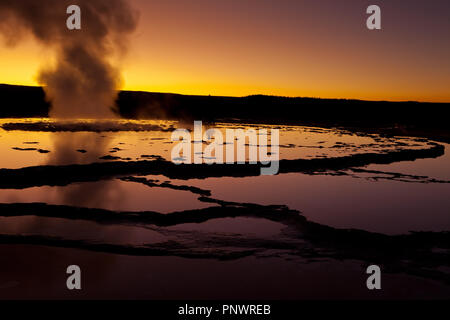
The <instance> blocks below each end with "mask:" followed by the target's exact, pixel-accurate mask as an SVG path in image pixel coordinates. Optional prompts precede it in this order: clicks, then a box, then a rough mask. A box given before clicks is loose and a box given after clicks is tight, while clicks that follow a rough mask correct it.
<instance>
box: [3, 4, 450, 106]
mask: <svg viewBox="0 0 450 320" xmlns="http://www.w3.org/2000/svg"><path fill="white" fill-rule="evenodd" d="M130 1H131V2H132V3H133V6H134V7H135V8H136V9H137V10H138V11H139V13H140V20H139V21H140V22H139V27H138V29H137V30H136V32H135V33H134V34H133V36H132V39H131V42H130V44H129V48H128V49H129V50H128V54H127V55H126V57H125V58H123V60H122V61H121V69H122V75H123V80H124V82H123V87H122V88H123V89H127V90H143V91H155V92H173V93H182V94H200V95H208V94H211V95H226V96H245V95H251V94H270V95H283V96H314V97H322V98H357V99H369V100H418V101H434V102H450V89H449V88H450V18H449V16H450V1H447V0H443V1H440V0H437V1H422V0H411V1H398V0H397V1H396V0H393V1H372V2H373V3H372V2H369V1H363V0H343V1H331V0H323V1H313V0H304V1H301V0H296V1H290V0H280V1H269V0H241V1H237V0H228V1H212V0H192V1H186V0H166V1H151V0H130ZM75 2H76V1H74V3H75ZM370 4H378V5H380V7H381V8H382V28H383V29H382V30H381V31H369V30H368V29H367V28H366V18H367V15H366V13H365V11H366V8H367V6H368V5H370ZM51 55H52V53H51V49H49V48H44V47H42V46H41V45H39V44H37V43H36V42H35V41H34V40H33V39H32V38H31V37H29V38H25V39H23V41H21V42H20V43H19V44H18V45H17V46H15V47H12V48H11V47H7V46H6V45H5V44H4V43H3V42H2V41H0V83H9V84H22V85H37V82H36V80H35V79H36V75H37V73H38V70H39V68H41V67H42V66H45V65H46V64H47V63H49V57H51Z"/></svg>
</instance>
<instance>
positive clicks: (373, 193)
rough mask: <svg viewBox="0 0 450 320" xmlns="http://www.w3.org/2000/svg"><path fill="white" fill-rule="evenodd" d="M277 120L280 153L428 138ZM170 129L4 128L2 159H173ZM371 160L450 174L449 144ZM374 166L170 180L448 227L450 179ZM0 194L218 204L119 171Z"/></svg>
mask: <svg viewBox="0 0 450 320" xmlns="http://www.w3.org/2000/svg"><path fill="white" fill-rule="evenodd" d="M21 121H25V122H33V121H38V120H17V119H4V120H1V121H0V124H1V123H8V122H21ZM39 121H41V120H39ZM122 122H123V121H122ZM132 123H134V124H136V123H137V124H141V123H151V124H158V125H159V124H163V125H164V126H166V127H167V126H169V125H171V124H173V122H161V121H155V122H151V121H143V122H140V121H133V122H132ZM179 126H182V125H181V124H180V125H179ZM214 127H217V128H219V129H221V130H225V129H226V128H243V129H246V128H256V129H258V128H270V126H251V125H248V126H243V125H241V124H240V125H226V124H216V125H215V126H214ZM208 128H210V127H208V126H205V127H204V130H203V132H205V131H206V129H208ZM273 128H279V129H280V155H281V158H282V159H296V158H314V157H323V156H326V157H336V156H343V155H349V154H354V153H367V152H384V151H387V150H398V149H402V148H412V149H416V148H421V147H423V146H425V145H426V142H423V141H422V140H421V139H414V138H398V139H392V138H390V139H389V138H380V137H378V136H376V135H365V136H357V135H355V134H351V133H348V132H344V131H337V130H330V129H321V128H310V127H285V126H283V127H278V126H273ZM189 129H192V128H189ZM170 135H171V132H170V131H168V132H163V131H148V132H134V131H126V132H101V133H95V132H58V133H51V132H24V131H4V130H1V129H0V150H1V151H2V155H3V157H2V158H1V159H0V167H6V168H19V167H23V166H32V165H40V164H52V165H58V164H69V163H90V162H93V161H102V160H99V158H100V157H102V156H105V155H111V156H114V157H120V158H122V159H124V158H128V159H130V160H147V159H152V158H151V157H150V156H152V155H157V156H162V157H164V158H166V159H168V158H170V151H171V147H172V145H171V142H170ZM13 147H20V148H24V147H32V148H33V147H35V148H39V149H45V150H49V151H51V152H50V153H39V152H37V151H18V150H13V149H12V148H13ZM447 150H449V149H448V145H447ZM142 156H147V157H142ZM366 169H368V170H379V171H386V172H400V173H405V174H413V175H425V176H429V177H431V178H436V179H444V180H445V179H446V180H450V156H449V154H448V152H447V153H446V154H445V156H442V157H439V158H437V159H419V160H416V161H406V162H398V163H393V164H389V165H370V166H368V167H367V168H366ZM372 175H373V174H365V173H359V174H356V175H355V176H356V177H351V176H326V175H306V174H299V173H291V174H281V175H277V176H269V177H262V176H261V177H248V178H208V179H205V180H196V179H193V180H188V181H172V183H174V184H180V185H191V186H196V187H200V188H202V189H206V190H211V191H212V197H213V198H216V199H220V200H227V201H236V202H252V203H259V204H267V205H269V204H284V205H288V206H289V207H290V208H292V209H295V210H299V211H301V212H302V213H303V214H304V215H305V216H306V217H307V218H308V219H309V220H311V221H314V222H318V223H321V224H325V225H330V226H333V227H339V228H358V229H364V230H369V231H375V232H383V233H390V234H396V233H406V232H408V231H410V230H414V231H419V230H430V231H441V230H449V229H450V222H449V221H450V219H448V218H449V211H450V200H449V198H448V196H446V195H448V194H450V193H449V192H450V184H448V183H444V184H438V183H418V182H414V181H413V182H400V181H392V180H389V179H385V180H378V181H373V180H368V179H365V178H367V177H370V176H372ZM379 176H380V175H379ZM148 178H150V179H155V178H156V179H157V180H159V181H160V182H163V181H167V180H168V179H167V178H165V177H162V176H149V177H148ZM0 202H1V203H14V202H26V203H30V202H45V203H48V204H63V205H70V206H80V207H90V208H103V209H108V210H115V211H157V212H161V213H169V212H175V211H183V210H190V209H199V208H205V207H209V206H211V204H208V203H204V202H201V201H199V200H198V195H196V194H193V193H191V192H189V191H180V190H172V189H167V188H160V187H152V188H150V187H148V186H146V185H144V184H141V183H137V182H126V181H121V180H118V179H113V180H107V181H97V182H89V183H76V184H71V185H69V186H64V187H49V186H44V187H36V188H28V189H24V190H0ZM191 227H193V226H191ZM257 229H258V230H259V229H261V228H257Z"/></svg>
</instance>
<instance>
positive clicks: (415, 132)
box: [0, 84, 450, 143]
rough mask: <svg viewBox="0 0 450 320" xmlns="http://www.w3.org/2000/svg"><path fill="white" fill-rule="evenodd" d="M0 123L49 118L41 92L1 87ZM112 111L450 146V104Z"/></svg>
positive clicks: (161, 99)
mask: <svg viewBox="0 0 450 320" xmlns="http://www.w3.org/2000/svg"><path fill="white" fill-rule="evenodd" d="M0 101H1V105H2V108H0V118H36V117H40V118H42V117H48V115H49V110H50V108H51V103H49V102H47V101H46V100H45V93H44V90H43V88H41V87H26V86H12V85H2V84H0ZM111 108H112V110H113V111H114V112H115V113H116V114H117V115H119V116H120V117H122V118H124V119H158V120H179V121H184V122H192V121H194V120H202V121H204V122H210V123H211V122H218V121H226V122H241V123H242V122H244V123H255V124H264V123H270V124H278V125H305V126H317V127H324V128H344V129H346V130H350V131H354V132H365V133H379V134H384V135H388V136H395V135H396V136H414V137H424V138H428V139H432V140H435V141H440V142H446V143H450V128H449V126H448V121H447V120H446V119H447V117H446V116H445V114H446V111H447V110H448V109H449V108H450V102H449V103H429V102H413V101H405V102H389V101H363V100H347V99H319V98H300V97H298V98H295V97H292V98H291V97H276V96H263V95H255V96H248V97H217V96H192V95H180V94H170V93H152V92H135V91H121V92H119V94H118V98H117V101H116V105H115V106H111Z"/></svg>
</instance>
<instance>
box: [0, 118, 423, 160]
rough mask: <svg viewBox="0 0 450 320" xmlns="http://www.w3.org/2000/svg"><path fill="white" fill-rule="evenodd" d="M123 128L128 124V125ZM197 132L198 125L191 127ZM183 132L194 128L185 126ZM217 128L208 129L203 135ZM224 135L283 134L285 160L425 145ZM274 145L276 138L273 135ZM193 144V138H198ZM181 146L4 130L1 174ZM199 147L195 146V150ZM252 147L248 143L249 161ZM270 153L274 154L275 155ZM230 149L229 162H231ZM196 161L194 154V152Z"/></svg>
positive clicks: (322, 134) (148, 139) (285, 130)
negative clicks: (249, 149)
mask: <svg viewBox="0 0 450 320" xmlns="http://www.w3.org/2000/svg"><path fill="white" fill-rule="evenodd" d="M38 121H39V122H40V121H42V120H41V119H35V120H32V119H28V120H26V119H25V120H23V119H3V120H0V125H1V124H5V123H11V122H13V123H23V122H27V123H32V122H38ZM122 122H123V121H122ZM132 123H138V124H139V123H145V124H148V123H150V124H155V125H163V126H164V127H165V128H167V127H168V126H169V125H172V124H173V123H174V122H168V121H153V122H152V121H133V122H132ZM190 125H191V126H192V124H190ZM178 126H179V127H186V128H187V129H191V128H189V126H186V125H184V124H179V125H178ZM209 128H211V126H204V128H203V133H204V132H205V131H206V130H207V129H209ZM214 128H218V129H220V130H221V131H222V132H223V135H224V138H225V130H226V129H227V128H229V129H237V128H242V129H249V128H253V129H263V128H265V129H270V128H277V129H280V144H279V146H280V151H279V152H280V158H281V159H299V158H304V159H309V158H317V157H337V156H343V155H349V154H355V153H367V152H383V151H391V150H396V149H402V148H413V149H414V148H421V147H423V146H424V143H423V142H419V141H417V139H406V138H404V139H401V140H400V139H388V138H381V137H378V136H377V135H366V136H358V135H355V134H352V133H349V132H345V131H336V130H332V129H321V128H310V127H288V126H282V127H279V126H256V125H253V126H250V125H248V126H242V125H237V124H236V125H231V124H216V125H214ZM268 138H269V141H270V134H269V137H268ZM192 139H193V134H192ZM175 143H178V142H171V131H141V132H135V131H122V132H101V133H96V132H56V133H55V132H31V131H28V132H27V131H5V130H3V129H0V150H1V152H2V158H1V159H0V168H20V167H26V166H35V165H44V164H52V165H62V164H74V163H91V162H98V161H104V160H101V159H100V158H101V157H103V156H111V157H117V158H118V160H120V159H122V160H125V161H127V160H133V161H135V160H146V159H148V158H146V157H142V156H151V155H158V156H162V157H163V158H165V159H167V160H170V157H171V150H172V147H173V146H174V145H175ZM193 145H194V144H192V147H193ZM269 145H270V143H269ZM205 147H206V143H204V144H203V149H204V148H205ZM13 148H35V149H41V150H48V151H50V152H49V153H39V152H38V151H37V150H36V151H32V150H31V151H23V150H15V149H13ZM248 148H249V145H248V143H246V158H247V159H248ZM268 151H270V148H269V150H268ZM225 154H226V153H225V148H224V156H225ZM192 156H194V150H192Z"/></svg>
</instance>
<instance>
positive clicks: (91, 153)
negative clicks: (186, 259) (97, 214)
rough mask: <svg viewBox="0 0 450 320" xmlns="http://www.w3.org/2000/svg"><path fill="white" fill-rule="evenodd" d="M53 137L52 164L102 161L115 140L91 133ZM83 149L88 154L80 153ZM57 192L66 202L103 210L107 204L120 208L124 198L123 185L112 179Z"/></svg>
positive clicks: (72, 186) (70, 187) (59, 189)
mask: <svg viewBox="0 0 450 320" xmlns="http://www.w3.org/2000/svg"><path fill="white" fill-rule="evenodd" d="M52 138H53V148H52V150H53V152H52V153H51V155H50V157H49V159H48V163H47V164H49V165H57V164H60V163H71V164H80V163H92V162H98V161H99V158H100V157H101V156H104V155H105V154H106V152H107V150H108V148H109V147H110V145H111V137H108V136H105V135H101V134H92V133H89V132H79V133H75V134H74V133H69V134H67V133H58V134H56V135H53V137H52ZM81 150H82V151H86V152H80V151H81ZM56 190H57V193H58V195H57V198H58V199H60V200H61V201H63V203H68V204H71V205H73V206H79V207H90V208H102V207H104V204H105V203H109V204H113V205H116V204H117V205H119V203H120V202H121V201H122V197H123V196H122V194H123V193H122V192H121V190H120V186H119V184H117V183H114V181H111V180H109V181H106V180H103V181H102V180H100V181H98V182H95V183H84V184H77V183H75V184H72V185H70V186H68V187H67V188H57V189H56Z"/></svg>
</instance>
